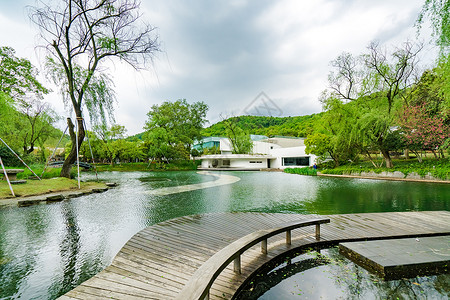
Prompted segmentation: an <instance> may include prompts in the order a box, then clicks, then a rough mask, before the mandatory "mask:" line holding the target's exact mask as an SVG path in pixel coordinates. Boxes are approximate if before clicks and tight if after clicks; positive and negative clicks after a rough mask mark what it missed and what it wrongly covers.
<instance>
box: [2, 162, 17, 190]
mask: <svg viewBox="0 0 450 300" xmlns="http://www.w3.org/2000/svg"><path fill="white" fill-rule="evenodd" d="M0 163H1V164H2V169H3V174H4V175H5V178H6V181H8V185H9V189H10V190H11V194H12V195H13V197H15V196H16V195H14V191H13V188H12V186H11V182H9V178H8V173H6V169H5V166H4V165H3V160H2V158H1V157H0Z"/></svg>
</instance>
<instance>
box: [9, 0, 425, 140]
mask: <svg viewBox="0 0 450 300" xmlns="http://www.w3.org/2000/svg"><path fill="white" fill-rule="evenodd" d="M423 3H424V0H377V1H373V0H314V1H307V0H277V1H268V0H259V1H256V0H253V1H250V0H249V1H247V0H227V1H225V0H223V1H222V0H216V1H207V0H191V1H183V0H165V1H157V0H141V7H140V11H141V12H142V18H143V20H145V21H146V22H148V23H150V24H151V25H153V26H155V27H156V31H155V32H156V33H157V35H158V36H159V41H160V43H161V50H162V51H161V52H159V53H157V54H156V56H155V57H154V62H153V64H152V66H151V67H150V68H149V70H147V71H143V72H136V71H135V70H134V69H132V68H131V67H129V66H127V65H124V64H121V63H120V62H115V63H114V64H109V69H108V70H107V72H108V73H109V74H110V76H111V77H112V78H113V81H114V84H115V91H116V96H117V103H116V104H115V120H116V123H118V124H120V125H124V126H125V127H126V128H127V134H128V135H133V134H136V133H139V132H142V131H143V126H144V124H145V121H146V120H147V119H148V117H147V115H146V114H147V113H148V112H149V111H150V109H151V107H152V105H155V104H156V105H159V104H161V103H163V102H164V101H176V100H178V99H186V100H187V101H188V102H190V103H193V102H197V101H203V102H205V103H206V104H207V105H208V106H209V111H208V115H207V119H208V120H209V124H208V125H211V124H213V123H216V122H218V121H220V120H221V119H222V118H227V117H230V116H238V115H242V114H247V115H248V114H250V115H272V116H301V115H309V114H312V113H318V112H320V111H321V110H322V107H321V105H320V102H319V101H318V99H319V96H320V94H321V92H322V91H323V90H324V89H326V88H327V76H328V73H329V72H330V70H331V66H330V61H332V60H333V59H335V58H336V57H337V56H339V55H340V54H341V53H342V52H350V53H352V54H355V55H358V54H361V53H362V52H364V51H366V47H367V45H368V44H369V43H370V42H371V41H374V40H377V41H379V42H380V43H381V44H383V45H386V46H400V45H401V43H403V42H405V41H406V40H408V39H410V40H415V39H416V38H417V34H416V33H417V30H416V28H415V27H414V23H415V21H416V19H417V15H418V13H419V12H420V9H421V7H422V5H423ZM34 4H35V0H15V1H10V0H0V28H1V31H0V46H10V47H13V48H14V49H15V50H16V56H18V57H24V58H27V59H29V60H30V61H31V62H32V63H33V64H34V65H35V66H37V67H38V68H39V69H40V70H41V74H44V70H43V67H42V62H43V61H44V54H42V53H41V52H37V51H36V50H35V46H36V45H37V44H39V40H38V39H37V34H38V30H37V28H36V27H35V26H34V25H33V24H32V23H31V22H30V21H29V18H28V13H27V10H26V6H27V5H34ZM428 32H429V31H427V30H426V29H425V30H424V32H422V33H421V35H420V36H419V39H420V40H423V41H428V40H429V39H430V37H429V34H428ZM426 49H427V50H426V51H424V53H425V54H427V55H428V56H427V55H425V57H424V58H423V60H424V64H425V65H426V64H429V65H431V62H432V59H433V55H430V53H433V51H434V50H433V49H431V46H429V45H428V46H427V48H426ZM41 77H42V79H41V81H42V82H43V83H44V85H46V86H48V87H50V88H52V89H53V90H54V92H52V93H51V94H49V95H47V96H46V98H45V100H46V101H48V102H49V103H50V104H51V105H52V106H53V108H54V109H55V110H56V111H57V112H58V113H59V114H61V115H62V116H64V117H68V116H71V113H70V109H68V108H66V109H64V107H63V105H62V100H61V96H60V95H58V93H57V88H56V87H54V86H53V85H52V83H50V82H49V81H48V80H47V79H46V78H45V77H44V76H43V75H42V76H41ZM59 127H61V129H64V127H65V125H64V123H62V122H61V123H60V125H59ZM88 127H89V125H88Z"/></svg>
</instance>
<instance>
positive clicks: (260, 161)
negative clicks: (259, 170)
mask: <svg viewBox="0 0 450 300" xmlns="http://www.w3.org/2000/svg"><path fill="white" fill-rule="evenodd" d="M250 163H251V164H262V160H251V161H250Z"/></svg>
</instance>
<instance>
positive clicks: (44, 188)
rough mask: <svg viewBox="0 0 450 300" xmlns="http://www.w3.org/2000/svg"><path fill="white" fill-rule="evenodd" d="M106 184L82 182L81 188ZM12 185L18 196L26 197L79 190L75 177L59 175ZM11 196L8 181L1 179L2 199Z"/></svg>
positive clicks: (0, 195) (0, 196) (0, 193)
mask: <svg viewBox="0 0 450 300" xmlns="http://www.w3.org/2000/svg"><path fill="white" fill-rule="evenodd" d="M104 186H105V184H104V183H98V182H81V189H91V188H97V187H104ZM12 187H13V190H14V194H15V195H16V196H17V197H24V196H32V195H40V194H46V193H52V192H60V191H68V190H77V189H78V182H77V181H76V180H74V179H68V178H63V177H57V178H51V179H42V180H27V183H25V184H14V185H12ZM11 197H12V195H11V191H10V189H9V186H8V183H7V182H6V181H5V180H0V199H1V198H11Z"/></svg>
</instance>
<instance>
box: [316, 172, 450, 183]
mask: <svg viewBox="0 0 450 300" xmlns="http://www.w3.org/2000/svg"><path fill="white" fill-rule="evenodd" d="M376 175H378V174H376ZM379 175H380V176H373V174H371V175H370V176H368V175H337V174H322V173H320V172H317V176H322V177H337V178H359V179H372V180H390V181H406V182H424V183H444V184H449V183H450V180H441V179H426V178H423V179H420V178H398V177H392V176H383V175H382V174H379Z"/></svg>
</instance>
